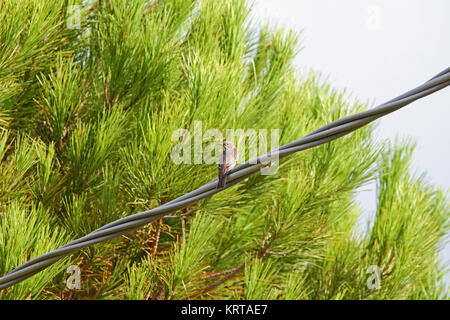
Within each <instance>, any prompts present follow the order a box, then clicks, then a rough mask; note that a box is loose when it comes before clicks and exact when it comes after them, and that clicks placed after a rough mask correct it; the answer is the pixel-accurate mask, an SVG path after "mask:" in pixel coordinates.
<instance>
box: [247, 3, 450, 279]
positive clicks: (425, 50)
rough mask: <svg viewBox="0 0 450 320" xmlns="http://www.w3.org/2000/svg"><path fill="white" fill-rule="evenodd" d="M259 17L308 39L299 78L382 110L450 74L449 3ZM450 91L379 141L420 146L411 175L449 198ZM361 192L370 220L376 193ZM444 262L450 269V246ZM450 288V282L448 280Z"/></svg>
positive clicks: (265, 12)
mask: <svg viewBox="0 0 450 320" xmlns="http://www.w3.org/2000/svg"><path fill="white" fill-rule="evenodd" d="M253 12H254V16H255V17H257V18H258V19H262V20H266V21H267V19H268V20H269V21H271V22H274V23H278V24H281V26H285V27H289V28H292V29H294V30H296V31H303V32H302V35H301V38H300V39H301V46H302V47H303V50H302V51H301V52H300V54H299V55H298V57H297V58H296V60H295V65H296V67H297V68H298V69H299V70H309V69H314V70H316V71H320V72H321V73H322V74H323V75H324V76H327V77H328V79H329V81H330V82H331V84H332V85H333V86H334V87H336V88H346V89H347V90H348V92H350V93H352V95H354V96H355V97H357V98H358V99H359V100H360V101H362V102H369V103H371V105H372V106H377V105H379V104H381V103H383V102H386V101H388V100H390V99H392V98H395V97H396V96H398V95H400V94H402V93H404V92H406V91H408V90H410V89H413V88H415V87H416V86H418V85H420V84H422V83H423V82H425V81H427V80H428V79H429V78H431V77H433V76H434V75H436V74H437V73H439V72H440V71H442V70H444V69H445V68H447V67H449V66H450V41H449V39H450V1H448V0H428V1H426V0H395V1H393V0H370V1H369V0H341V1H336V0H276V1H275V0H254V11H253ZM449 120H450V88H449V87H447V88H445V89H443V90H441V91H438V92H436V93H434V94H432V95H430V96H428V97H425V98H422V99H420V100H418V101H416V102H413V103H412V104H410V105H408V106H407V107H405V108H403V109H400V110H398V111H396V112H394V113H393V114H390V115H388V116H385V117H383V118H382V119H379V120H377V125H378V127H377V129H376V133H377V135H378V136H379V137H380V138H390V139H393V138H395V136H396V135H399V136H400V137H411V138H413V139H414V140H415V141H416V142H417V147H416V151H415V153H414V161H413V166H414V167H413V169H415V170H417V171H418V172H426V173H427V177H428V180H429V181H431V182H432V183H434V184H436V185H439V186H441V187H443V188H445V189H447V190H450V169H449V163H450V134H449V131H448V130H449ZM364 190H366V191H363V192H360V194H359V196H358V201H359V203H360V204H361V207H362V208H363V209H364V213H365V214H364V218H365V219H367V218H368V217H369V218H370V217H373V215H374V212H375V185H374V184H371V185H368V186H366V187H365V188H364ZM441 258H442V259H443V260H444V261H446V263H447V265H449V266H450V245H447V246H446V247H445V248H443V250H442V252H441ZM446 282H447V284H450V274H448V275H447V279H446Z"/></svg>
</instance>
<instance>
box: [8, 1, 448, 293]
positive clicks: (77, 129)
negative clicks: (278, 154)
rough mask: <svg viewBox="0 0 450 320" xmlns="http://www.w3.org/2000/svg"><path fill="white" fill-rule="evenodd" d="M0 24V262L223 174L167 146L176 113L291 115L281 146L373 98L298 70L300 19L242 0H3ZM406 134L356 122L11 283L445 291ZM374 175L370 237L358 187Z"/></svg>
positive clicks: (211, 118) (440, 230) (433, 223)
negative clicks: (274, 21) (263, 171)
mask: <svg viewBox="0 0 450 320" xmlns="http://www.w3.org/2000/svg"><path fill="white" fill-rule="evenodd" d="M78 18H79V19H78ZM0 21H2V23H1V24H0V160H1V162H0V177H1V179H0V276H2V275H4V274H6V273H7V272H9V271H11V270H12V269H14V268H15V267H17V266H19V265H20V264H22V263H24V262H26V261H28V260H30V259H31V258H33V257H36V256H39V255H41V254H44V253H46V252H49V251H51V250H54V249H56V248H58V247H60V246H62V245H64V244H66V243H68V242H69V241H70V240H73V239H76V238H78V237H81V236H83V235H85V234H87V233H89V232H91V231H93V230H95V229H97V228H99V227H101V226H103V225H105V224H106V223H108V222H111V221H114V220H116V219H119V218H121V217H124V216H128V215H131V214H134V213H137V212H141V211H144V210H148V209H150V208H155V207H157V206H159V205H161V204H164V203H166V202H168V201H170V200H171V199H174V198H176V197H177V196H180V195H183V194H185V193H187V192H189V191H191V190H194V189H195V188H197V187H199V186H201V185H203V184H204V183H206V182H208V181H210V180H212V179H214V178H215V176H216V175H217V165H216V164H215V163H214V164H205V163H202V164H176V163H175V162H174V161H173V160H172V158H171V152H172V150H173V148H174V147H175V146H176V145H177V143H178V142H177V141H174V140H173V139H172V135H173V133H174V132H175V131H176V130H178V129H186V130H187V131H188V132H190V133H192V132H193V131H194V126H195V124H196V123H197V122H198V121H201V123H202V130H203V132H205V131H206V130H208V129H210V128H219V130H223V132H224V134H225V130H226V129H227V128H240V129H243V130H246V129H261V128H262V129H267V130H268V131H270V130H271V129H279V140H280V141H279V142H280V145H282V144H285V143H288V142H291V141H293V140H296V139H298V138H301V137H303V136H305V135H306V134H308V133H310V132H312V131H313V130H315V129H317V128H318V127H320V126H322V125H324V124H326V123H328V122H330V121H332V120H335V119H338V118H341V117H343V116H345V115H348V114H353V113H356V112H359V111H362V110H364V109H366V108H369V107H370V106H367V105H364V104H362V103H360V102H358V101H356V100H352V102H350V100H349V96H348V95H347V94H346V93H345V92H343V91H340V90H336V89H334V88H332V87H331V86H330V85H329V84H328V83H327V82H326V81H324V80H323V79H322V78H321V77H320V75H318V74H317V73H313V72H311V73H309V74H305V75H302V74H299V73H298V72H296V70H295V69H294V67H293V66H292V61H293V58H294V57H295V56H296V55H297V54H298V48H299V35H298V34H295V33H293V32H292V31H290V30H284V29H283V28H279V27H273V26H269V25H258V24H257V23H256V22H255V21H254V19H253V18H252V15H251V6H250V5H249V3H247V2H246V1H244V0H227V1H225V0H204V1H194V0H190V1H187V0H164V1H163V0H159V1H158V0H155V1H144V0H130V1H119V0H109V1H101V0H98V1H83V2H80V1H69V0H68V1H47V0H4V1H1V2H0ZM207 144H208V142H207V141H203V145H204V146H206V145H207ZM248 144H249V142H248V141H247V143H246V145H248ZM413 150H414V143H413V142H412V141H409V140H400V139H397V140H394V142H389V141H378V140H377V139H376V137H374V136H373V126H372V125H371V126H366V127H363V128H361V129H359V130H357V131H355V132H354V133H352V134H350V135H347V136H345V137H343V138H340V139H338V140H335V141H333V142H331V143H327V144H325V145H322V146H319V147H315V148H313V149H310V150H307V151H303V152H299V153H296V154H295V155H292V156H290V157H288V158H285V159H282V160H281V161H280V164H279V169H278V171H277V172H276V174H274V175H255V176H252V177H250V178H248V179H247V180H245V181H243V182H241V183H239V184H237V185H236V186H233V187H231V188H229V189H226V190H225V191H223V192H220V193H218V194H216V195H215V196H213V197H210V198H207V199H205V200H201V201H199V202H197V203H195V204H193V205H191V206H189V207H188V208H185V209H182V210H179V211H178V212H175V213H173V214H171V215H170V216H167V217H165V218H162V219H159V220H157V221H156V222H153V223H151V224H149V225H147V226H145V227H143V228H142V229H140V230H138V231H136V232H133V233H130V234H128V235H126V236H122V237H119V238H117V239H114V240H111V241H107V242H104V243H101V244H97V245H94V246H92V247H89V248H86V249H83V250H81V251H80V252H77V253H75V254H72V255H70V256H68V257H66V258H64V259H62V260H60V261H58V262H57V263H55V264H54V265H52V266H51V267H49V268H47V269H45V270H43V271H41V272H40V273H39V274H38V275H35V276H33V277H31V278H29V279H27V280H25V281H23V282H21V283H18V284H15V285H13V286H11V287H10V288H8V289H5V290H1V291H0V298H2V299H85V298H89V299H440V298H448V297H449V296H448V292H446V291H445V289H446V288H445V286H444V284H443V282H442V278H443V276H444V275H445V272H446V270H445V269H444V267H443V264H442V263H441V262H440V261H439V260H438V249H439V246H441V245H442V244H443V241H444V240H445V235H446V234H448V232H449V229H450V226H449V217H450V209H449V204H448V197H447V195H446V194H445V192H444V191H442V190H441V189H439V188H437V187H435V186H432V185H431V184H429V183H428V182H427V180H426V177H425V176H424V175H417V174H414V173H413V172H412V169H411V158H412V156H413ZM191 152H192V155H193V150H191ZM244 155H245V156H246V160H248V159H249V151H248V150H247V151H246V152H244ZM374 180H375V181H377V186H378V189H377V209H376V217H375V220H374V221H373V223H372V224H371V225H369V226H368V230H367V232H366V233H364V234H362V235H360V234H358V232H357V231H358V223H357V220H358V217H359V216H360V214H361V209H360V208H359V207H358V205H357V203H356V202H355V195H356V192H357V190H358V189H359V188H360V187H361V186H363V185H364V184H366V183H368V182H369V181H374ZM70 265H77V266H79V267H80V270H81V288H80V289H77V290H75V289H69V288H68V287H67V286H66V279H67V277H68V274H67V272H66V270H67V267H69V266H70Z"/></svg>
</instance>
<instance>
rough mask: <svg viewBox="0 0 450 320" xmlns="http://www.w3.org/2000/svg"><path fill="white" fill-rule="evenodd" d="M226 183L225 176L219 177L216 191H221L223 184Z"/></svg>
mask: <svg viewBox="0 0 450 320" xmlns="http://www.w3.org/2000/svg"><path fill="white" fill-rule="evenodd" d="M226 183H227V176H226V175H225V176H223V177H219V182H218V183H217V189H219V190H221V189H223V188H225V184H226Z"/></svg>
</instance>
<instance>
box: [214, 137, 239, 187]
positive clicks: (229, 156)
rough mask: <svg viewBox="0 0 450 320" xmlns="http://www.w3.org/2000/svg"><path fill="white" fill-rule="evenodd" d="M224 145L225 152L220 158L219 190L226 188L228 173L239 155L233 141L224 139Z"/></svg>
mask: <svg viewBox="0 0 450 320" xmlns="http://www.w3.org/2000/svg"><path fill="white" fill-rule="evenodd" d="M222 147H223V153H222V156H221V157H220V159H219V182H218V183H217V189H218V190H221V189H223V188H225V184H226V182H227V174H228V172H229V171H230V170H231V169H232V168H233V167H234V166H235V165H236V162H237V160H238V157H239V152H238V150H237V148H236V146H235V145H234V144H233V142H231V141H224V142H223V144H222Z"/></svg>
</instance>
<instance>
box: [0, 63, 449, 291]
mask: <svg viewBox="0 0 450 320" xmlns="http://www.w3.org/2000/svg"><path fill="white" fill-rule="evenodd" d="M448 85H450V67H449V68H447V69H445V70H444V71H442V72H440V73H439V74H437V75H436V76H434V77H433V78H431V79H430V80H428V81H427V82H425V83H424V84H422V85H421V86H419V87H417V88H415V89H413V90H410V91H408V92H406V93H404V94H402V95H400V96H398V97H397V98H395V99H392V100H390V101H388V102H386V103H383V104H381V105H379V106H378V107H375V108H373V109H370V110H366V111H363V112H360V113H357V114H354V115H349V116H346V117H344V118H341V119H339V120H336V121H333V122H331V123H329V124H327V125H325V126H323V127H321V128H319V129H317V130H315V131H314V132H312V133H310V134H308V135H306V136H305V137H303V138H301V139H299V140H296V141H293V142H291V143H288V144H285V145H284V146H282V147H280V148H278V149H276V150H273V151H271V152H269V153H267V154H265V155H263V156H260V157H257V158H254V159H252V160H249V161H247V162H245V163H243V164H241V165H239V166H237V167H235V168H234V169H233V170H231V171H230V173H229V175H228V178H227V184H226V187H225V188H229V187H231V186H233V185H235V184H237V183H239V182H240V181H242V180H244V179H246V178H248V177H249V176H251V175H253V174H254V173H256V172H257V171H258V170H259V169H260V168H261V167H263V166H265V165H267V164H268V161H271V160H270V159H271V158H273V157H275V158H278V159H281V158H284V157H287V156H289V155H291V154H293V153H295V152H298V151H302V150H305V149H309V148H312V147H315V146H318V145H321V144H324V143H327V142H330V141H332V140H335V139H338V138H340V137H342V136H344V135H346V134H349V133H351V132H353V131H355V130H357V129H359V128H361V127H363V126H365V125H367V124H368V123H370V122H372V121H375V120H376V119H378V118H380V117H383V116H385V115H387V114H389V113H391V112H394V111H396V110H398V109H400V108H403V107H404V106H406V105H408V104H410V103H412V102H414V101H416V100H417V99H420V98H423V97H425V96H428V95H430V94H432V93H434V92H436V91H439V90H441V89H443V88H445V87H447V86H448ZM216 186H217V179H214V180H212V181H210V182H208V183H207V184H205V185H203V186H202V187H200V188H198V189H196V190H194V191H191V192H189V193H187V194H185V195H183V196H181V197H178V198H176V199H174V200H172V201H170V202H168V203H165V204H163V205H161V206H159V207H157V208H154V209H151V210H147V211H144V212H140V213H136V214H134V215H131V216H127V217H124V218H121V219H118V220H116V221H113V222H111V223H108V224H106V225H104V226H103V227H101V228H99V229H97V230H95V231H93V232H91V233H89V234H87V235H85V236H84V237H81V238H79V239H76V240H74V241H72V242H70V243H68V244H66V245H64V246H62V247H61V248H59V249H56V250H54V251H52V252H49V253H46V254H44V255H41V256H39V257H36V258H34V259H32V260H30V261H28V262H26V263H24V264H23V265H21V266H19V267H17V268H16V269H14V270H12V271H11V272H9V273H8V274H6V275H5V276H3V277H2V278H0V290H1V289H5V288H8V287H9V286H12V285H13V284H16V283H18V282H21V281H23V280H25V279H27V278H29V277H31V276H32V275H34V274H36V273H38V272H39V271H41V270H43V269H45V268H47V267H48V266H50V265H51V264H53V263H55V262H56V261H58V260H59V259H61V258H63V257H64V256H67V255H69V254H71V253H74V252H76V251H78V250H80V249H82V248H85V247H88V246H91V245H93V244H96V243H99V242H103V241H107V240H109V239H112V238H115V237H118V236H120V235H123V234H126V233H129V232H132V231H134V230H137V229H139V228H140V227H142V226H144V225H146V224H148V223H150V222H152V221H154V220H157V219H159V218H162V217H164V216H165V215H167V214H169V213H171V212H173V211H176V210H179V209H181V208H184V207H186V206H188V205H189V204H191V203H194V202H196V201H198V200H200V199H203V198H206V197H209V196H212V195H214V194H216V193H217V192H220V191H222V190H223V189H222V190H217V189H216Z"/></svg>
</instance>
